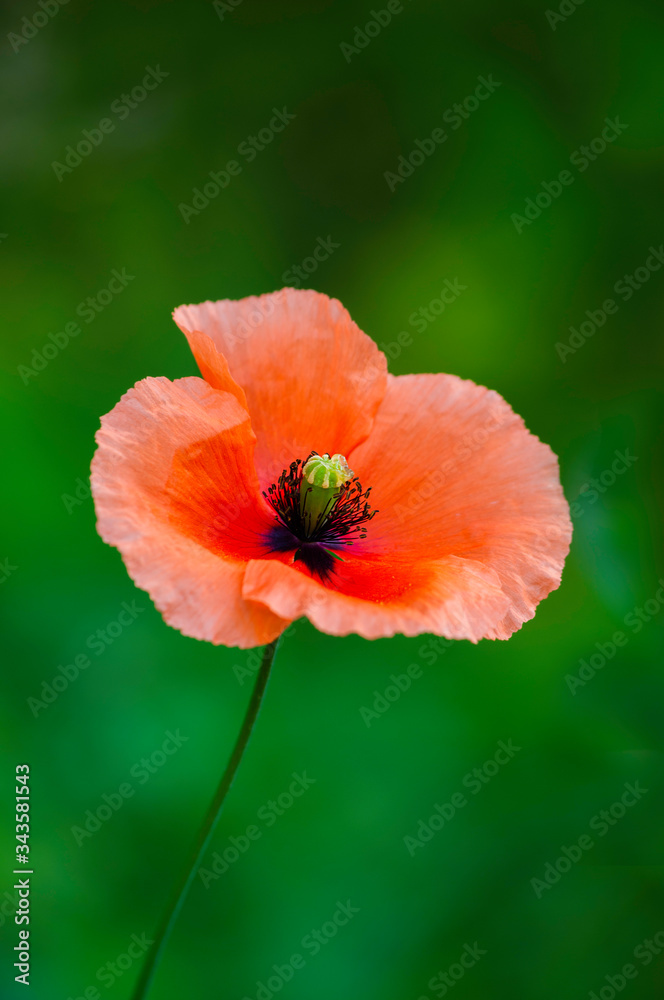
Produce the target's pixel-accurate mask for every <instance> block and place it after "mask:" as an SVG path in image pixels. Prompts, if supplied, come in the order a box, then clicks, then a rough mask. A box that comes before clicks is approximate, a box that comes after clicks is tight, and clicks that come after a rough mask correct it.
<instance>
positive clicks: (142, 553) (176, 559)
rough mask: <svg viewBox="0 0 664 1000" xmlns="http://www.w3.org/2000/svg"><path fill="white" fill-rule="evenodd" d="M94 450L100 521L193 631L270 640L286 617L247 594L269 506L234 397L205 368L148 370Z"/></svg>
mask: <svg viewBox="0 0 664 1000" xmlns="http://www.w3.org/2000/svg"><path fill="white" fill-rule="evenodd" d="M97 443H98V449H97V452H96V454H95V456H94V459H93V462H92V492H93V496H94V500H95V507H96V510H97V517H98V525H97V526H98V530H99V533H100V535H101V536H102V538H103V539H104V541H105V542H108V543H109V544H110V545H115V546H116V547H117V548H118V549H119V550H120V552H121V554H122V557H123V559H124V561H125V564H126V566H127V569H128V571H129V575H130V576H131V577H132V578H133V580H134V581H135V583H136V585H137V586H138V587H141V588H142V589H143V590H147V591H148V593H149V594H150V596H151V598H152V599H153V601H154V603H155V605H156V606H157V608H158V609H159V611H161V613H162V615H163V616H164V618H165V620H166V621H167V622H168V623H169V625H172V626H173V627H174V628H177V629H179V630H180V631H181V632H183V633H184V634H185V635H189V636H193V637H194V638H196V639H204V640H207V641H208V642H213V643H215V644H219V643H223V644H224V645H228V646H241V647H242V648H248V647H250V646H257V645H262V644H263V643H266V642H270V641H271V640H272V639H275V638H276V637H277V636H278V635H279V634H280V633H281V632H282V631H283V629H284V628H285V627H286V625H287V624H288V622H287V621H284V620H283V619H282V618H279V617H278V616H276V615H274V614H273V613H272V612H271V611H269V610H268V609H267V608H266V607H265V606H264V605H262V604H256V603H253V602H251V601H247V600H245V599H244V598H243V597H242V582H243V578H244V574H245V569H246V564H247V559H248V558H250V557H251V556H254V555H257V554H260V552H261V548H260V546H259V539H260V535H261V532H262V531H263V530H264V528H265V524H266V523H269V521H267V522H266V518H267V517H268V515H267V513H266V511H265V509H264V505H263V504H262V501H261V500H260V497H259V496H258V484H257V480H256V474H255V470H254V467H253V449H254V443H255V442H254V436H253V434H252V431H251V425H250V421H249V416H248V414H247V411H246V410H245V409H244V408H243V407H242V406H240V404H239V403H238V402H237V400H236V398H235V397H234V396H233V395H231V394H230V393H227V392H220V391H218V390H216V389H212V388H210V386H209V385H208V384H207V383H206V382H204V381H203V380H202V379H199V378H185V379H179V380H178V381H177V382H170V381H169V380H168V379H166V378H147V379H144V380H143V381H142V382H138V383H137V385H136V386H135V387H134V388H133V389H130V390H129V392H127V393H126V394H125V395H124V396H123V397H122V399H121V400H120V402H119V403H118V404H117V405H116V406H115V407H114V409H113V410H111V412H110V413H108V414H106V416H105V417H102V426H101V430H100V431H98V433H97Z"/></svg>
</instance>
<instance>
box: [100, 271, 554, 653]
mask: <svg viewBox="0 0 664 1000" xmlns="http://www.w3.org/2000/svg"><path fill="white" fill-rule="evenodd" d="M174 319H175V321H176V323H177V324H178V326H179V327H180V329H181V330H182V332H183V333H184V334H185V336H186V337H187V340H188V341H189V345H190V347H191V350H192V352H193V354H194V357H195V359H196V361H197V363H198V367H199V369H200V372H201V375H202V378H197V377H187V378H181V379H177V380H176V381H170V380H169V379H167V378H163V377H159V378H146V379H143V380H142V381H140V382H138V383H137V384H136V385H135V386H134V388H133V389H130V390H129V391H128V392H127V393H126V394H125V395H124V396H123V397H122V399H121V400H120V402H119V403H118V404H117V405H116V406H115V407H114V409H113V410H111V412H110V413H108V414H106V416H104V417H103V418H102V421H101V429H100V430H99V432H98V433H97V442H98V449H97V452H96V454H95V457H94V460H93V463H92V490H93V495H94V499H95V505H96V510H97V516H98V530H99V533H100V534H101V536H102V538H103V539H104V541H106V542H108V543H109V544H111V545H114V546H116V547H117V548H118V549H119V550H120V552H121V554H122V557H123V559H124V561H125V564H126V566H127V569H128V571H129V574H130V575H131V577H132V578H133V579H134V581H135V583H136V584H137V586H139V587H141V588H142V589H144V590H146V591H147V592H148V593H149V594H150V596H151V597H152V599H153V601H154V603H155V605H156V606H157V608H158V609H159V610H160V611H161V613H162V614H163V616H164V618H165V620H166V621H167V622H168V623H169V624H170V625H172V626H174V627H175V628H177V629H180V631H182V632H183V633H184V634H185V635H189V636H193V637H195V638H198V639H204V640H207V641H210V642H212V643H218V644H224V645H229V646H240V647H242V648H248V647H251V646H257V645H262V644H265V643H268V642H271V641H272V640H274V639H275V638H276V637H277V636H278V635H279V634H280V633H281V632H282V631H283V630H284V629H285V628H286V627H287V626H288V624H289V623H290V622H291V621H293V620H294V619H296V618H299V617H301V616H306V617H307V618H309V620H310V621H311V622H312V623H313V624H314V625H315V626H316V627H317V628H318V629H320V630H321V631H323V632H327V633H330V634H333V635H346V634H348V633H351V632H355V633H358V634H359V635H361V636H364V637H365V638H367V639H376V638H381V637H386V636H392V635H394V634H395V633H397V632H401V633H403V634H404V635H407V636H414V635H418V634H420V633H422V632H429V633H435V634H437V635H443V636H446V637H447V638H450V639H469V640H471V641H472V642H477V640H479V639H481V638H492V639H507V638H508V637H509V636H510V635H511V634H512V633H513V632H514V631H515V630H516V629H518V628H520V627H521V625H522V624H523V623H524V622H525V621H528V620H529V619H530V618H532V617H533V615H534V614H535V608H536V606H537V604H538V603H539V601H541V600H542V599H543V598H544V597H546V596H547V594H549V593H550V592H551V591H552V590H554V589H555V588H556V587H557V586H558V585H559V583H560V578H561V573H562V567H563V563H564V560H565V556H566V554H567V551H568V549H569V542H570V537H571V522H570V518H569V510H568V506H567V503H566V501H565V499H564V496H563V493H562V489H561V486H560V481H559V474H558V464H557V460H556V457H555V455H554V454H553V453H552V451H551V449H550V448H549V447H548V446H547V445H545V444H542V443H541V442H540V441H539V440H538V438H536V437H534V436H533V435H532V434H530V433H529V432H528V430H527V429H526V427H525V425H524V423H523V420H522V419H521V418H520V417H519V416H517V415H516V414H515V413H514V412H513V411H512V409H511V408H510V407H509V406H508V404H507V403H506V402H505V401H504V400H503V399H502V397H501V396H499V395H498V394H497V393H496V392H493V391H491V390H489V389H486V388H484V387H482V386H478V385H475V384H474V383H473V382H470V381H466V380H463V379H461V378H458V377H456V376H455V375H444V374H431V375H429V374H421V375H401V376H397V377H395V376H393V375H390V374H388V372H387V363H386V360H385V356H384V355H383V354H382V353H381V352H380V351H379V350H378V348H377V346H376V345H375V343H374V342H373V341H372V340H371V339H370V338H369V337H368V336H366V334H364V333H362V331H361V330H360V329H359V328H358V327H357V326H356V325H355V323H354V322H353V321H352V319H351V318H350V316H349V314H348V312H347V311H346V310H345V309H344V308H343V306H342V305H341V304H340V303H339V302H337V301H336V300H335V299H330V298H328V297H327V296H325V295H322V294H319V293H317V292H314V291H304V290H299V291H298V290H295V289H284V290H282V291H280V292H275V293H273V294H270V295H263V296H260V297H251V298H246V299H242V300H240V301H237V302H234V301H229V300H223V301H221V302H204V303H202V304H201V305H191V306H180V307H179V308H178V309H176V310H175V312H174Z"/></svg>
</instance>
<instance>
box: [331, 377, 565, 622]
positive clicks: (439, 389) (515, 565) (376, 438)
mask: <svg viewBox="0 0 664 1000" xmlns="http://www.w3.org/2000/svg"><path fill="white" fill-rule="evenodd" d="M347 457H348V460H349V462H350V464H351V466H352V468H353V469H354V470H355V472H356V474H357V475H358V476H359V478H360V480H361V482H362V485H363V487H365V488H367V487H369V486H371V487H372V493H371V498H370V500H371V504H372V506H374V507H375V508H377V509H378V510H379V513H378V514H377V515H376V517H375V518H374V519H373V520H372V521H371V522H370V524H369V530H368V537H367V539H366V541H365V542H364V543H363V547H365V548H366V550H367V551H370V552H373V553H375V554H379V553H385V554H387V553H389V554H390V556H392V555H393V554H394V553H400V554H401V557H402V558H410V559H412V560H413V562H415V561H416V560H419V559H424V560H428V559H432V560H439V559H444V558H446V557H449V556H456V557H458V558H460V559H464V560H465V559H469V560H472V561H473V563H476V564H479V565H481V566H483V567H485V569H486V570H488V571H491V572H493V573H494V574H495V575H496V577H497V578H498V580H499V581H500V585H501V587H502V589H503V591H504V593H505V594H506V596H507V597H508V599H509V607H508V608H507V610H506V612H505V614H502V615H501V616H500V617H498V618H496V619H495V620H494V621H493V622H492V623H491V625H490V626H488V627H486V630H485V632H484V635H485V636H486V637H487V638H500V639H505V638H508V637H509V636H510V635H511V634H512V633H513V632H514V631H516V629H518V628H520V627H521V625H522V624H523V622H525V621H528V620H529V619H530V618H532V617H533V615H534V614H535V608H536V606H537V604H538V603H539V601H541V600H542V599H543V598H544V597H546V595H547V594H549V593H550V592H551V591H552V590H554V589H555V588H556V587H557V586H558V585H559V583H560V578H561V574H562V568H563V563H564V561H565V556H566V555H567V552H568V550H569V543H570V539H571V533H572V526H571V521H570V517H569V508H568V505H567V502H566V500H565V497H564V495H563V492H562V488H561V486H560V480H559V473H558V463H557V459H556V457H555V455H554V454H553V452H552V451H551V449H550V448H549V447H548V446H547V445H545V444H542V443H541V441H539V440H538V438H536V437H534V436H533V435H532V434H530V433H529V432H528V430H527V429H526V427H525V425H524V423H523V420H522V419H521V418H520V417H518V416H517V415H516V414H515V413H514V412H513V410H512V409H511V408H510V407H509V406H508V404H507V403H506V402H505V400H504V399H502V397H501V396H499V395H498V393H496V392H491V391H489V390H488V389H485V388H484V387H482V386H477V385H475V384H474V383H473V382H468V381H464V380H462V379H460V378H457V377H456V376H454V375H404V376H400V377H398V378H394V377H392V376H390V379H389V386H388V390H387V392H386V395H385V398H384V399H383V402H382V404H381V406H380V409H379V411H378V413H377V415H376V420H375V423H374V427H373V430H372V432H371V435H370V436H369V438H368V439H367V440H366V441H365V442H364V443H363V444H361V445H360V446H359V447H358V448H357V449H355V451H354V452H352V454H351V455H350V456H347Z"/></svg>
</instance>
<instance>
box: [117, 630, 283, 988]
mask: <svg viewBox="0 0 664 1000" xmlns="http://www.w3.org/2000/svg"><path fill="white" fill-rule="evenodd" d="M278 645H279V639H275V641H274V642H271V643H269V644H268V645H267V646H266V647H265V650H264V652H263V659H262V661H261V665H260V670H259V671H258V677H257V678H256V684H255V685H254V690H253V691H252V694H251V699H250V701H249V707H248V708H247V714H246V715H245V717H244V722H243V723H242V728H241V730H240V733H239V735H238V738H237V740H236V743H235V746H234V748H233V753H232V754H231V758H230V760H229V761H228V764H227V765H226V770H225V771H224V773H223V775H222V777H221V781H220V782H219V787H218V788H217V791H216V793H215V796H214V798H213V799H212V802H211V803H210V808H209V809H208V811H207V815H206V816H205V819H204V821H203V825H202V826H201V828H200V830H199V832H198V836H197V838H196V843H195V844H194V849H193V852H192V856H191V860H190V862H189V864H188V865H187V867H186V869H185V871H184V872H183V875H182V878H181V879H180V882H179V883H178V885H177V886H176V888H175V891H174V893H173V896H172V899H171V901H170V904H169V906H168V907H167V909H166V911H165V913H164V916H163V918H162V921H161V924H160V925H159V929H158V930H157V933H156V935H155V939H154V941H153V943H152V946H151V948H150V951H149V952H148V955H147V958H146V960H145V965H144V966H143V969H142V971H141V975H140V977H139V979H138V982H137V983H136V989H135V990H134V992H133V994H132V1000H144V997H146V996H147V993H148V990H149V989H150V984H151V983H152V980H153V978H154V974H155V972H156V971H157V966H158V965H159V962H160V960H161V957H162V955H163V952H164V948H165V947H166V943H167V942H168V938H169V936H170V933H171V931H172V930H173V926H174V924H175V921H176V920H177V918H178V914H179V913H180V910H181V909H182V904H183V903H184V901H185V899H186V896H187V893H188V892H189V889H190V888H191V883H192V882H193V880H194V878H195V876H196V871H197V870H198V867H199V865H200V863H201V861H202V859H203V855H204V854H205V852H206V850H207V848H208V845H209V843H210V840H211V838H212V834H213V833H214V828H215V826H216V825H217V821H218V819H219V817H220V815H221V810H222V808H223V805H224V802H225V800H226V796H227V794H228V792H229V789H230V787H231V785H232V784H233V779H234V777H235V774H236V771H237V769H238V767H239V766H240V761H241V760H242V756H243V754H244V751H245V750H246V748H247V744H248V742H249V737H250V736H251V732H252V729H253V728H254V723H255V721H256V717H257V715H258V711H259V709H260V707H261V702H262V700H263V694H264V693H265V688H266V686H267V680H268V677H269V676H270V669H271V667H272V663H273V662H274V657H275V653H276V652H277V646H278Z"/></svg>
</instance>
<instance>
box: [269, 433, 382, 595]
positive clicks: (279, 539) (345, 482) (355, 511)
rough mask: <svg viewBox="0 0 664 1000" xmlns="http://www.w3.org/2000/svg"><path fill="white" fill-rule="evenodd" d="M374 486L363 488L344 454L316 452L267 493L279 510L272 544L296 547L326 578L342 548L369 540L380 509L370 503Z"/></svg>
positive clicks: (284, 474) (299, 556)
mask: <svg viewBox="0 0 664 1000" xmlns="http://www.w3.org/2000/svg"><path fill="white" fill-rule="evenodd" d="M370 493H371V488H369V489H368V490H366V491H363V490H362V486H361V484H360V481H359V479H357V477H356V476H354V474H353V471H352V469H349V467H348V462H347V461H346V459H345V458H344V456H343V455H332V457H330V456H329V455H328V454H327V453H325V454H324V455H319V454H318V452H315V451H312V452H311V454H310V455H309V457H308V458H306V459H305V460H304V461H303V460H302V459H301V458H298V459H297V461H295V462H291V464H290V466H289V468H288V469H284V471H283V472H282V473H281V475H280V476H279V479H278V480H277V482H276V483H273V485H272V486H270V488H269V489H268V490H267V492H266V493H263V496H264V497H265V499H266V500H267V502H268V503H269V504H270V506H271V507H272V509H273V510H274V512H275V521H276V524H275V526H274V528H273V529H272V530H271V531H270V534H269V538H268V544H269V545H270V548H271V549H272V550H273V551H275V552H288V551H290V550H291V549H295V559H301V560H302V562H304V564H305V565H306V566H307V568H308V569H310V570H311V572H312V573H313V572H315V573H318V575H319V576H320V577H322V579H326V578H327V577H328V576H329V575H330V573H331V572H332V571H333V568H334V560H335V559H336V560H339V561H340V562H344V561H345V560H344V559H343V557H342V556H340V555H339V553H338V551H337V550H338V549H339V548H343V547H344V546H345V545H352V544H353V542H354V541H357V540H358V539H362V538H366V534H367V529H366V525H367V522H368V521H370V520H371V518H372V517H374V515H375V514H377V513H378V511H376V510H372V509H371V507H370V506H369V503H368V499H369V494H370Z"/></svg>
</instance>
